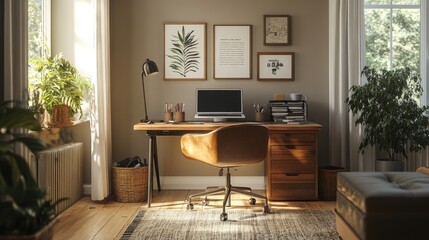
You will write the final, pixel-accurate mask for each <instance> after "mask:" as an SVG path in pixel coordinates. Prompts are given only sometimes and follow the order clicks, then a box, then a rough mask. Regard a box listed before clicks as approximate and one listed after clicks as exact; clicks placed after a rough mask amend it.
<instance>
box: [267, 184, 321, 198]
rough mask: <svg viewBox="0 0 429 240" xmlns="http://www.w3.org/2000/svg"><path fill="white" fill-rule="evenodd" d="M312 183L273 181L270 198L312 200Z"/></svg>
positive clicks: (314, 195) (314, 192)
mask: <svg viewBox="0 0 429 240" xmlns="http://www.w3.org/2000/svg"><path fill="white" fill-rule="evenodd" d="M314 186H315V185H314V183H273V184H271V195H270V200H274V201H275V200H314V199H316V198H317V195H316V191H315V187H314Z"/></svg>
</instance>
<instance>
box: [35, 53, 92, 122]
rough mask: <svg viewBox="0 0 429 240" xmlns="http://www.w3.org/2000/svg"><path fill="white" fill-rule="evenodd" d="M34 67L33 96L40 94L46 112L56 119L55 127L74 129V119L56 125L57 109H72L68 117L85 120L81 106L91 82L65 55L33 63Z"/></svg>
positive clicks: (44, 58)
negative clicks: (79, 116)
mask: <svg viewBox="0 0 429 240" xmlns="http://www.w3.org/2000/svg"><path fill="white" fill-rule="evenodd" d="M30 66H31V69H32V71H31V72H32V74H31V78H30V89H31V93H39V94H40V101H41V104H42V106H43V108H44V109H45V110H46V111H47V112H48V113H49V114H50V115H51V117H52V118H53V119H51V121H52V123H51V125H52V126H53V127H62V126H63V125H65V126H67V125H71V121H70V118H69V119H67V120H61V121H56V120H57V109H68V112H66V113H67V115H69V116H74V115H75V114H76V113H80V115H81V116H82V107H81V103H82V100H83V99H84V93H85V91H90V90H91V83H90V82H89V80H88V78H86V77H84V76H82V75H81V74H79V73H78V71H77V70H76V68H75V67H74V66H72V65H71V63H70V62H69V61H67V60H66V59H64V58H63V57H62V54H61V53H60V54H58V55H56V56H55V57H53V58H52V57H42V58H33V59H31V60H30ZM33 98H34V97H33ZM34 99H35V98H34ZM66 117H67V116H66Z"/></svg>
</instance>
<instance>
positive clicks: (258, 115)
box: [255, 112, 265, 122]
mask: <svg viewBox="0 0 429 240" xmlns="http://www.w3.org/2000/svg"><path fill="white" fill-rule="evenodd" d="M255 120H256V121H257V122H264V121H265V116H264V114H263V113H261V112H255Z"/></svg>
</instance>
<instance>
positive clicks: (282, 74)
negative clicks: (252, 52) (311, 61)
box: [258, 52, 295, 80]
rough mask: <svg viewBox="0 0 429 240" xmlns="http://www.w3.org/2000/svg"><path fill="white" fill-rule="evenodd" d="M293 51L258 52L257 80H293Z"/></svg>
mask: <svg viewBox="0 0 429 240" xmlns="http://www.w3.org/2000/svg"><path fill="white" fill-rule="evenodd" d="M294 58H295V53H293V52H258V80H294Z"/></svg>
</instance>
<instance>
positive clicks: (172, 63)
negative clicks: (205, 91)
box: [164, 23, 207, 80]
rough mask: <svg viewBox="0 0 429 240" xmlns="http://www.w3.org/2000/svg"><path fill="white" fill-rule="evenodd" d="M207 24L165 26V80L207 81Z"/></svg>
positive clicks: (170, 24)
mask: <svg viewBox="0 0 429 240" xmlns="http://www.w3.org/2000/svg"><path fill="white" fill-rule="evenodd" d="M206 32H207V24H206V23H165V24H164V79H165V80H181V79H183V80H206V79H207V66H206V65H207V47H206V44H207V40H206V36H207V35H206Z"/></svg>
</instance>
